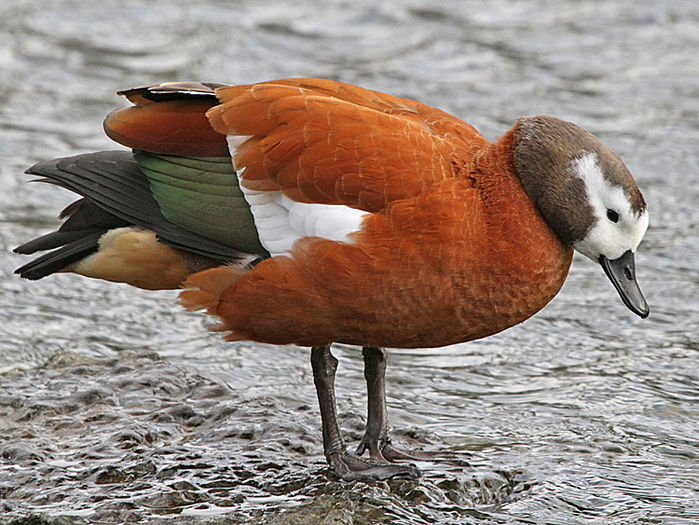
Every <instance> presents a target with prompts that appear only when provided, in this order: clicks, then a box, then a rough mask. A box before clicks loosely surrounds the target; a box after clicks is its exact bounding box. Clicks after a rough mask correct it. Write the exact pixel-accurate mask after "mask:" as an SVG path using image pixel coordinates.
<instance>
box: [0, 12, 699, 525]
mask: <svg viewBox="0 0 699 525" xmlns="http://www.w3.org/2000/svg"><path fill="white" fill-rule="evenodd" d="M173 4H174V5H173ZM374 4H375V3H371V2H363V1H358V2H352V3H342V2H337V3H332V5H327V4H322V5H321V4H317V3H311V4H304V5H295V6H290V5H289V4H288V3H284V2H277V1H274V0H271V1H268V2H262V3H257V2H239V3H234V4H228V3H225V2H224V3H220V2H210V3H208V4H207V5H205V6H201V5H198V4H196V3H194V4H193V3H191V2H184V1H176V2H167V3H165V2H161V1H155V2H140V1H138V0H137V1H134V2H126V3H119V4H118V5H117V4H114V5H111V6H109V7H108V8H106V7H103V6H102V5H101V4H100V3H93V4H85V3H79V2H76V1H75V0H63V1H60V2H53V3H50V4H48V5H47V4H45V3H40V2H24V3H21V4H20V5H12V4H10V3H7V5H4V4H3V5H2V6H0V27H1V28H2V31H0V67H2V71H3V75H2V78H0V89H1V90H2V99H3V102H4V104H2V105H0V139H1V140H0V157H1V158H2V162H0V178H1V180H2V184H3V187H4V188H5V191H3V192H1V193H0V244H2V247H3V250H0V268H1V269H2V273H0V297H1V299H0V370H3V371H5V373H4V374H2V375H0V516H1V517H2V518H5V519H7V520H9V519H12V518H16V517H20V516H28V515H35V516H36V515H39V514H41V513H43V514H45V515H46V516H63V517H64V518H65V517H66V516H72V518H71V519H72V520H73V521H75V522H78V523H79V522H83V521H85V520H87V521H91V522H97V521H99V522H103V523H120V522H126V521H138V520H151V521H152V520H154V519H156V518H158V517H162V518H163V519H168V520H174V521H175V522H187V520H190V519H191V520H195V522H197V521H200V522H201V521H206V520H207V519H213V518H215V517H219V518H221V519H222V520H224V521H223V523H225V522H229V523H260V522H264V523H377V522H384V523H406V524H420V523H482V522H491V523H581V522H593V523H594V522H596V521H595V520H597V521H598V522H600V523H601V522H604V523H629V522H644V521H643V520H645V522H647V523H653V522H667V523H694V522H697V521H699V507H697V503H696V490H697V488H698V487H697V482H696V480H697V479H699V468H698V467H699V464H698V461H697V457H698V454H699V449H698V448H697V443H698V442H699V436H698V435H697V425H696V418H697V412H696V400H697V394H698V393H699V384H698V383H699V382H698V381H697V374H696V357H697V350H698V345H697V341H699V337H698V336H697V334H699V329H698V328H699V327H698V326H697V319H699V302H698V301H697V294H696V286H697V283H699V276H698V275H697V269H696V264H695V262H694V261H696V260H697V255H699V254H698V253H697V248H696V247H697V242H696V231H695V230H696V224H697V223H698V222H699V215H698V213H699V212H698V211H697V210H698V209H697V207H696V206H695V203H696V202H697V201H699V195H698V194H697V191H698V190H697V188H698V187H699V185H697V184H692V183H691V182H692V180H693V179H691V177H694V178H696V166H697V164H698V163H697V151H696V143H697V142H698V140H699V137H698V136H697V133H698V130H697V128H696V114H695V112H693V105H692V102H693V98H692V95H693V92H692V88H691V86H694V85H695V83H696V82H695V75H696V70H697V58H696V57H694V56H693V54H691V53H689V52H688V50H690V49H692V48H693V44H695V43H696V42H695V36H694V35H696V34H697V29H698V28H697V25H698V24H699V22H698V21H697V12H696V8H695V7H694V6H693V4H692V3H691V2H674V3H666V2H661V1H657V2H653V1H649V2H642V3H640V4H639V3H638V2H631V1H630V0H629V1H626V0H624V1H621V2H612V3H607V4H599V5H594V6H593V5H588V4H586V3H582V4H581V3H579V2H544V3H540V2H539V3H536V4H529V3H518V4H513V3H511V2H507V1H505V0H497V1H494V2H493V1H489V2H485V1H482V2H481V1H479V2H472V3H469V4H468V5H469V8H468V9H465V8H464V7H463V5H461V4H459V3H454V4H453V5H452V4H450V3H444V2H424V1H420V2H384V3H381V4H380V5H374ZM302 75H317V76H329V77H334V78H338V79H340V80H344V81H349V82H354V83H359V84H361V85H364V86H366V87H370V88H374V89H379V90H381V91H388V92H392V93H395V94H398V95H402V96H408V97H413V98H420V99H421V100H424V101H425V102H428V103H430V104H432V105H436V106H439V107H442V108H444V109H446V110H448V111H450V112H453V113H455V114H458V115H462V116H464V117H465V118H466V120H468V121H469V122H471V123H472V124H474V125H476V127H477V128H478V129H480V130H481V131H482V132H483V133H484V134H485V135H486V136H487V137H489V138H495V137H496V136H497V134H498V133H502V132H503V131H504V130H506V129H508V128H509V127H510V126H511V125H512V123H513V122H514V120H515V119H516V118H517V117H519V116H521V115H531V114H538V113H542V114H553V115H556V116H559V117H562V118H567V119H571V120H574V121H576V122H577V123H579V124H581V125H583V126H584V127H586V128H588V129H590V130H592V131H593V132H595V133H596V134H598V135H599V136H600V138H602V140H603V141H604V142H605V143H607V144H609V145H611V146H612V147H613V148H614V149H615V150H616V151H617V152H618V153H619V154H620V155H621V156H622V157H623V158H624V159H625V160H626V161H627V164H628V165H629V167H630V169H631V171H632V172H633V173H634V175H635V177H636V179H637V180H638V182H639V185H640V186H641V187H642V188H643V190H644V193H645V195H646V198H647V200H648V202H649V208H650V212H651V228H650V230H649V232H648V235H647V236H646V240H645V241H644V243H643V244H642V245H641V247H640V251H639V254H638V257H637V264H638V275H639V279H640V280H641V285H642V287H643V290H644V292H645V293H646V294H647V297H648V299H649V302H650V303H651V308H652V312H653V313H652V314H651V317H650V318H649V319H648V320H646V321H640V320H636V319H633V318H632V314H630V313H628V312H627V311H626V310H625V308H624V307H623V306H622V305H621V304H620V303H619V301H618V298H617V297H616V294H615V292H614V290H613V289H612V288H611V287H610V286H609V283H608V282H606V279H605V278H604V276H603V275H602V274H601V272H600V270H599V268H597V267H596V266H595V265H593V264H591V263H589V262H588V261H586V260H583V259H582V258H580V259H576V261H575V262H574V264H573V270H572V273H571V276H570V277H569V279H568V282H567V283H566V285H565V286H564V289H563V291H562V292H561V294H560V295H559V297H558V298H557V299H556V300H554V302H553V303H552V304H551V305H550V306H549V307H547V308H546V309H545V310H544V311H543V312H541V313H540V314H539V315H537V316H535V317H534V318H533V319H531V320H529V321H527V322H526V323H524V325H522V326H520V327H517V328H514V329H511V330H509V331H507V332H505V333H503V334H500V335H498V336H495V337H492V338H489V339H486V340H483V341H479V342H474V343H469V344H467V345H457V346H454V347H449V348H446V349H438V350H409V351H408V350H394V351H392V352H391V357H390V361H389V376H388V387H387V388H388V396H389V399H388V402H389V409H390V411H391V417H392V422H393V424H394V427H395V428H394V434H395V436H396V438H397V440H398V441H400V442H402V444H404V445H406V446H408V447H416V448H425V449H430V450H435V449H443V448H448V449H449V450H451V451H454V452H455V453H457V454H458V460H454V461H451V462H444V461H442V462H434V463H422V464H420V467H421V468H422V470H423V472H424V476H423V478H422V479H421V480H419V481H391V482H388V483H376V484H372V485H364V484H343V483H337V482H336V481H335V480H333V479H331V478H330V477H329V475H328V472H327V468H326V466H325V460H324V458H323V457H322V447H321V443H320V434H319V431H318V429H319V417H318V414H317V403H316V400H315V393H314V391H313V386H312V381H311V376H310V366H309V364H308V351H307V350H306V349H299V348H294V347H283V348H277V347H272V346H268V345H257V344H252V343H239V344H226V343H224V342H222V341H221V340H220V339H219V338H218V337H217V336H216V335H214V334H209V333H207V332H206V330H205V329H204V328H203V327H202V320H203V317H202V316H198V315H193V314H189V313H186V312H182V311H180V310H179V309H178V308H177V307H176V306H175V305H174V301H175V298H176V295H175V294H174V293H169V292H162V293H147V292H142V291H139V290H134V289H130V288H127V287H122V286H118V285H112V284H108V283H100V282H93V281H89V280H86V279H79V278H77V277H70V276H54V277H51V278H50V279H46V280H43V281H39V282H35V283H29V282H25V281H21V280H19V279H17V278H16V277H15V276H13V275H12V270H13V269H14V268H15V267H16V266H18V265H19V264H20V261H21V258H19V257H16V256H14V255H12V254H11V253H9V250H10V249H11V248H12V247H13V246H16V245H17V244H20V243H21V242H23V241H25V240H26V239H28V238H31V237H34V236H37V235H39V234H40V233H42V232H45V231H48V230H49V229H51V227H53V226H54V225H55V218H54V216H55V213H56V211H57V210H59V209H60V208H61V206H63V205H66V204H67V203H68V202H70V200H71V198H72V197H71V196H70V195H69V194H67V193H62V192H59V191H57V190H56V189H55V188H50V187H43V185H28V184H26V177H25V176H23V175H22V171H23V170H24V168H26V167H27V166H28V165H30V164H32V163H33V162H35V161H37V160H40V159H45V158H49V157H52V156H65V155H69V154H74V153H80V152H84V151H91V150H99V149H107V148H114V147H115V146H114V145H113V144H111V143H110V142H109V141H108V139H106V137H104V136H102V135H101V134H100V122H101V119H102V118H103V116H104V115H105V114H106V113H107V112H108V111H109V110H110V109H112V107H114V106H116V105H118V104H120V103H121V102H120V101H119V100H118V99H117V97H115V96H114V95H113V93H114V91H116V90H117V89H122V88H126V87H130V86H134V85H142V84H147V83H151V82H157V81H164V80H191V79H202V80H211V81H224V82H225V81H230V82H238V81H240V82H250V81H256V80H265V79H270V78H278V77H284V76H302ZM336 355H337V357H338V358H339V360H340V369H339V371H338V378H337V382H338V385H337V387H338V397H339V409H340V413H341V417H342V425H343V429H344V430H345V431H346V432H347V435H348V437H349V438H350V439H351V440H354V441H355V442H356V440H358V439H359V438H360V437H361V434H362V431H363V418H364V413H363V411H364V403H365V401H364V386H363V378H362V373H361V366H362V365H361V353H359V352H357V351H356V350H355V349H353V348H350V347H342V346H340V347H338V349H337V352H336ZM65 519H68V518H65ZM0 521H2V520H0Z"/></svg>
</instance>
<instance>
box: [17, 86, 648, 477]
mask: <svg viewBox="0 0 699 525" xmlns="http://www.w3.org/2000/svg"><path fill="white" fill-rule="evenodd" d="M120 94H122V95H124V96H125V97H126V98H127V99H128V100H129V101H130V102H131V103H132V104H133V105H132V106H130V107H127V108H124V109H119V110H116V111H114V112H112V113H110V114H109V115H108V116H107V118H106V120H105V122H104V129H105V132H106V133H107V135H108V136H109V137H111V138H112V139H114V140H115V141H117V142H119V143H121V144H123V145H125V146H128V147H129V148H131V151H125V150H120V151H103V152H98V153H88V154H84V155H77V156H74V157H68V158H62V159H56V160H51V161H45V162H40V163H38V164H36V165H34V166H33V167H31V168H29V170H28V173H30V174H34V175H38V176H39V177H41V179H40V180H43V181H46V182H51V183H53V184H57V185H59V186H63V187H65V188H68V189H70V190H72V191H74V192H76V193H78V194H80V195H81V196H82V198H81V199H80V200H78V201H76V202H74V203H73V204H71V205H70V206H68V207H67V208H66V209H65V210H63V212H62V213H61V218H62V219H64V222H63V224H62V225H61V226H60V228H59V229H58V230H57V231H55V232H52V233H49V234H47V235H44V236H43V237H39V238H38V239H34V240H32V241H30V242H28V243H26V244H23V245H22V246H19V247H18V248H16V250H15V251H16V252H18V253H23V254H31V253H35V252H37V251H45V250H50V251H48V253H46V254H44V255H41V256H39V257H38V258H36V259H34V260H32V261H31V262H29V263H27V264H25V265H24V266H22V267H21V268H19V269H17V273H19V274H20V275H21V276H22V277H26V278H28V279H40V278H42V277H45V276H47V275H49V274H52V273H56V272H73V273H77V274H81V275H84V276H87V277H94V278H100V279H106V280H108V281H115V282H123V283H128V284H131V285H133V286H137V287H140V288H146V289H167V288H184V290H183V291H182V292H181V295H180V301H181V303H182V304H183V305H184V306H185V307H186V308H187V309H190V310H197V309H203V310H206V311H208V312H209V313H210V314H212V315H214V316H217V317H218V318H219V319H220V323H219V324H218V325H217V326H216V327H215V329H216V330H220V331H222V332H224V333H225V334H226V335H225V336H226V338H227V339H229V340H241V339H247V340H254V341H262V342H267V343H274V344H289V343H295V344H297V345H301V346H309V347H311V348H312V349H311V363H312V368H313V375H314V382H315V386H316V389H317V393H318V399H319V404H320V409H321V419H322V429H323V443H324V451H325V456H326V458H327V460H328V462H329V464H330V466H331V467H332V469H333V470H334V472H335V473H336V474H337V476H339V477H340V478H341V479H345V480H351V479H384V478H388V477H392V476H418V475H419V471H418V469H417V468H416V467H415V465H413V464H411V463H401V462H398V461H399V460H406V459H407V460H410V459H411V458H414V457H416V456H415V454H411V453H406V452H403V451H400V450H398V449H396V448H395V447H393V446H392V445H391V442H390V437H389V435H388V418H387V415H386V404H385V391H384V374H385V368H386V352H385V351H384V350H383V347H406V348H407V347H438V346H443V345H449V344H454V343H460V342H465V341H470V340H473V339H477V338H481V337H486V336H488V335H491V334H494V333H496V332H499V331H501V330H504V329H506V328H508V327H510V326H513V325H515V324H517V323H520V322H522V321H524V320H525V319H527V318H529V317H530V316H532V315H534V314H535V313H536V312H537V311H539V310H540V309H541V308H543V307H544V306H545V305H546V304H547V303H548V302H549V301H550V300H551V299H552V298H553V297H554V296H555V295H556V293H558V291H559V289H560V288H561V286H562V285H563V282H564V280H565V278H566V275H567V274H568V269H569V267H570V263H571V259H572V255H573V249H577V250H578V251H579V252H580V253H582V254H583V255H586V256H587V257H589V258H591V259H593V260H594V261H598V262H599V263H600V264H601V266H602V268H603V269H604V272H605V273H606V275H607V277H608V278H609V279H610V280H611V282H612V283H613V285H614V287H615V288H616V289H617V291H618V293H619V295H620V296H621V299H622V301H623V302H624V304H626V306H627V307H628V308H630V309H631V310H632V311H633V312H634V313H636V314H638V315H639V316H641V317H646V316H647V315H648V312H649V310H648V305H647V303H646V301H645V299H644V297H643V295H642V294H641V291H640V289H639V287H638V284H637V282H636V275H635V263H634V254H635V252H636V249H637V247H638V245H639V243H640V242H641V239H642V238H643V235H644V234H645V231H646V229H647V227H648V211H647V208H646V203H645V201H644V199H643V196H642V194H641V192H640V191H639V189H638V187H637V185H636V183H635V182H634V179H633V177H632V176H631V174H630V173H629V171H628V170H627V168H626V167H625V165H624V163H623V162H622V161H621V159H620V158H619V157H618V156H617V155H616V154H615V153H614V152H612V151H611V150H610V149H609V148H607V147H606V146H605V145H604V144H602V142H600V141H599V140H598V139H597V138H596V137H594V136H593V135H591V134H590V133H589V132H587V131H585V130H584V129H582V128H580V127H578V126H576V125H575V124H572V123H570V122H566V121H563V120H559V119H557V118H553V117H548V116H536V117H526V118H521V119H519V120H517V122H516V123H515V125H514V126H513V127H512V128H511V129H510V130H509V131H507V132H506V133H505V134H504V135H503V136H502V137H501V138H500V139H499V140H498V141H497V142H495V143H489V142H488V141H487V140H486V139H485V138H483V137H482V136H481V135H480V134H479V133H478V132H477V131H476V130H475V128H473V127H472V126H470V125H469V124H467V123H465V122H463V121H461V120H459V119H457V118H455V117H453V116H451V115H449V114H447V113H445V112H443V111H440V110H438V109H435V108H432V107H430V106H427V105H425V104H422V103H420V102H416V101H413V100H408V99H405V98H399V97H395V96H391V95H386V94H383V93H378V92H376V91H370V90H367V89H363V88H360V87H356V86H352V85H349V84H344V83H341V82H335V81H332V80H323V79H312V78H306V79H285V80H276V81H271V82H262V83H258V84H251V85H238V86H225V85H220V84H212V83H197V82H190V83H181V82H178V83H165V84H160V85H154V86H148V87H142V88H136V89H129V90H126V91H122V92H120ZM333 342H341V343H348V344H352V345H358V346H361V347H363V356H364V363H365V376H366V379H367V389H368V417H367V430H366V434H365V436H364V438H363V439H362V441H361V443H360V445H359V447H358V449H357V451H356V452H355V453H351V452H349V451H348V449H347V446H346V444H345V442H344V440H343V438H342V436H341V434H340V430H339V427H338V424H337V420H336V409H335V396H334V377H335V370H336V367H337V360H336V359H335V358H334V357H333V356H332V354H331V353H330V345H331V344H332V343H333ZM365 451H368V452H369V457H368V458H364V457H361V456H362V455H363V453H364V452H365Z"/></svg>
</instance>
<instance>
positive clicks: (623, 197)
mask: <svg viewBox="0 0 699 525" xmlns="http://www.w3.org/2000/svg"><path fill="white" fill-rule="evenodd" d="M514 140H515V142H514V159H515V167H516V170H517V174H518V175H519V178H520V180H521V181H522V185H523V186H524V190H525V191H526V193H527V195H528V196H529V198H531V199H532V201H533V202H534V203H535V204H536V206H537V207H538V209H539V211H540V212H541V214H542V215H543V217H544V219H545V220H546V222H547V223H548V224H549V225H550V226H551V228H552V229H553V230H554V231H555V232H556V234H558V236H559V237H560V238H561V240H562V241H563V242H565V243H566V244H568V245H570V246H573V247H574V248H575V249H576V250H577V251H579V252H580V253H582V254H583V255H586V256H587V257H589V258H590V259H592V260H593V261H596V262H598V263H600V264H601V265H602V268H604V272H605V273H606V274H607V277H609V279H610V280H611V281H612V284H614V287H615V288H616V289H617V291H618V292H619V295H620V296H621V299H622V300H623V301H624V304H625V305H626V306H627V307H628V308H629V309H630V310H631V311H632V312H634V313H636V314H638V315H639V316H641V317H647V316H648V313H649V309H648V303H646V300H645V298H644V297H643V294H642V293H641V290H640V288H639V287H638V283H637V282H636V270H635V262H634V254H635V252H636V248H637V247H638V245H639V243H640V242H641V239H642V238H643V235H644V234H645V233H646V229H647V228H648V210H647V208H646V202H645V200H643V195H642V194H641V191H640V190H639V189H638V186H637V185H636V181H634V179H633V177H632V176H631V173H629V170H628V169H627V168H626V166H625V165H624V163H623V162H622V160H621V159H620V158H619V156H618V155H617V154H616V153H614V152H613V151H612V150H610V149H609V148H608V147H607V146H605V145H604V144H602V142H601V141H600V140H599V139H598V138H596V137H595V136H594V135H592V134H591V133H589V132H588V131H585V130H584V129H582V128H581V127H579V126H576V125H575V124H573V123H571V122H566V121H564V120H560V119H557V118H553V117H543V116H539V117H529V118H522V119H520V120H518V121H517V124H516V125H515V139H514Z"/></svg>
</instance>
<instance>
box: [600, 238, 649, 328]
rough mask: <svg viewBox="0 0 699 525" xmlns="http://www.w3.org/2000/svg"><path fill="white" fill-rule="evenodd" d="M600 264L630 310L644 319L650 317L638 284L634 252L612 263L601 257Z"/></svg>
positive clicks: (628, 252)
mask: <svg viewBox="0 0 699 525" xmlns="http://www.w3.org/2000/svg"><path fill="white" fill-rule="evenodd" d="M599 263H600V264H601V265H602V268H604V273H606V274H607V277H609V280H610V281H612V284H613V285H614V288H616V291H617V292H619V295H620V296H621V300H622V301H624V304H625V305H626V306H628V308H629V310H631V311H632V312H633V313H635V314H637V315H640V316H641V317H642V318H643V319H645V318H646V317H648V314H649V313H650V310H649V309H648V303H647V302H646V299H645V297H643V294H642V293H641V289H640V288H639V287H638V283H637V282H636V263H635V261H634V258H633V252H632V251H631V250H629V251H627V252H626V253H625V254H624V255H622V256H621V257H619V258H618V259H613V260H611V261H610V260H609V259H607V258H606V257H605V256H604V255H600V256H599Z"/></svg>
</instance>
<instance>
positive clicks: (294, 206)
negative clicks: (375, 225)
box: [227, 135, 368, 256]
mask: <svg viewBox="0 0 699 525" xmlns="http://www.w3.org/2000/svg"><path fill="white" fill-rule="evenodd" d="M248 138H249V137H245V136H235V135H228V136H227V140H228V149H229V150H230V152H231V157H233V159H235V150H236V149H237V147H238V146H239V145H240V144H242V143H243V142H245V140H247V139H248ZM233 167H234V169H235V170H236V173H237V175H238V182H239V184H240V189H241V190H242V192H243V195H244V196H245V200H246V201H247V202H248V204H249V205H250V211H251V212H252V216H253V219H254V220H255V227H256V228H257V234H258V236H259V238H260V243H261V244H262V246H263V247H264V248H265V249H266V250H267V251H268V252H269V253H270V255H272V256H275V255H289V253H290V252H291V248H292V247H293V245H294V243H295V242H296V241H298V240H299V239H302V238H303V237H322V238H323V239H328V240H331V241H339V242H352V239H351V238H350V237H349V235H350V234H351V233H352V232H355V231H357V230H359V228H360V227H361V224H362V219H363V218H364V216H365V215H367V213H368V212H365V211H362V210H357V209H355V208H350V207H349V206H343V205H336V204H309V203H306V202H297V201H295V200H292V199H290V198H289V197H287V196H286V195H284V193H282V192H281V191H258V190H251V189H248V188H246V187H245V186H244V185H243V183H242V180H241V179H242V174H243V172H244V171H245V168H244V167H243V168H240V169H239V168H238V167H237V166H235V160H234V165H233Z"/></svg>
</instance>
